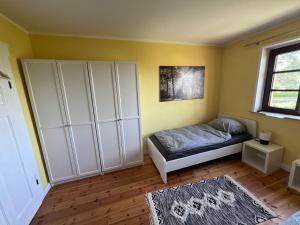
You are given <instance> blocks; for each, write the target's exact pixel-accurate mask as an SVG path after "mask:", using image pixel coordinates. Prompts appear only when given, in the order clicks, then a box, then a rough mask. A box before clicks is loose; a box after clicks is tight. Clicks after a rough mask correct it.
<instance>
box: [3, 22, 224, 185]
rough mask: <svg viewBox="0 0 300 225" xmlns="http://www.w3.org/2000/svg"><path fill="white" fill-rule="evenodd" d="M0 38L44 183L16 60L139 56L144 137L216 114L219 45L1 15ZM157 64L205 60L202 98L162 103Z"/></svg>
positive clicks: (219, 61) (198, 62) (129, 58)
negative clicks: (44, 25)
mask: <svg viewBox="0 0 300 225" xmlns="http://www.w3.org/2000/svg"><path fill="white" fill-rule="evenodd" d="M0 41H3V42H6V43H7V44H8V45H9V50H10V55H11V59H10V61H11V64H12V69H13V74H14V76H15V80H16V83H17V89H18V92H19V95H20V99H21V104H22V107H23V110H24V114H25V119H26V122H27V125H28V129H29V133H30V138H31V141H32V144H33V148H34V153H35V156H36V159H37V163H38V168H39V171H40V175H41V178H42V183H43V186H44V187H45V186H46V184H47V177H46V172H45V167H44V165H43V161H42V154H41V151H40V148H39V145H38V141H37V140H38V139H37V135H36V133H35V130H34V125H33V117H32V115H31V114H30V110H29V108H30V107H29V105H30V104H29V101H28V99H27V98H26V94H25V93H26V92H25V84H24V79H23V76H22V75H20V74H21V73H20V72H19V68H18V64H17V59H20V58H32V57H34V58H53V59H99V60H132V61H137V62H138V63H139V72H140V92H141V111H142V112H141V113H142V126H143V137H146V136H148V135H149V134H152V133H153V132H155V131H158V130H162V129H167V128H174V127H180V126H185V125H189V124H194V123H198V122H204V121H208V120H210V119H212V118H214V117H215V116H216V115H217V112H218V96H219V89H220V82H219V81H220V70H221V56H222V55H221V53H222V52H221V51H222V50H221V48H218V47H205V46H192V45H175V44H155V43H143V42H130V41H116V40H101V39H88V38H75V37H55V36H40V35H28V34H27V33H26V32H23V31H22V30H21V29H19V28H18V27H17V26H15V25H14V24H12V23H10V22H9V21H8V20H7V19H5V18H3V17H0ZM160 65H181V66H184V65H204V66H205V67H206V74H205V76H206V77H205V98H204V99H200V100H186V101H174V102H165V103H160V102H159V74H158V68H159V66H160Z"/></svg>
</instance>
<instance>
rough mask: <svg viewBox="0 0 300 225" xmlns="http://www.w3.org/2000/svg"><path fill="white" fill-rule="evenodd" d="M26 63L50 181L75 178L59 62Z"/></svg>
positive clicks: (32, 61)
mask: <svg viewBox="0 0 300 225" xmlns="http://www.w3.org/2000/svg"><path fill="white" fill-rule="evenodd" d="M22 63H23V70H24V73H25V78H26V83H27V89H28V92H29V96H30V100H31V104H32V108H33V112H34V116H35V121H36V125H37V129H38V132H39V136H40V141H41V144H42V149H43V153H44V159H45V162H46V166H47V170H48V175H49V179H50V182H51V183H55V182H61V181H64V180H68V179H73V178H74V177H76V176H77V174H76V169H75V163H74V156H73V153H72V149H71V142H70V134H69V129H68V127H67V119H66V114H65V109H64V108H65V107H64V104H63V101H62V93H61V88H60V83H59V78H58V73H57V65H56V62H55V61H54V60H23V61H22Z"/></svg>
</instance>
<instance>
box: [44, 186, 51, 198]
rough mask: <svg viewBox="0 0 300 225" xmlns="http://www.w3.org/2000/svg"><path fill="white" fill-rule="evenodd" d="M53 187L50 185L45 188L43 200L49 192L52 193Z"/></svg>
mask: <svg viewBox="0 0 300 225" xmlns="http://www.w3.org/2000/svg"><path fill="white" fill-rule="evenodd" d="M51 187H52V186H51V184H50V183H48V184H47V186H46V187H45V188H44V194H43V199H44V198H45V197H46V195H47V194H48V192H49V191H50V189H51Z"/></svg>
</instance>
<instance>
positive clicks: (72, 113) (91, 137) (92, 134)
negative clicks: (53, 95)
mask: <svg viewBox="0 0 300 225" xmlns="http://www.w3.org/2000/svg"><path fill="white" fill-rule="evenodd" d="M57 65H58V73H59V76H60V80H61V85H62V90H63V99H64V104H65V106H66V113H67V124H68V127H69V129H70V134H71V142H72V147H73V151H74V156H75V160H76V169H77V173H78V175H79V176H87V175H91V174H95V173H100V172H101V164H100V159H99V151H98V143H97V136H96V127H95V122H94V114H93V105H92V99H91V98H92V96H91V92H90V84H89V77H88V71H87V62H85V61H58V62H57Z"/></svg>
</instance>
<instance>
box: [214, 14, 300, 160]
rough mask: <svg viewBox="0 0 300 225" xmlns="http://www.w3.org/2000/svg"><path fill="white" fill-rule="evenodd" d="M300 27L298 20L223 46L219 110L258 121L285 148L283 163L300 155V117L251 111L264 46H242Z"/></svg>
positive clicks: (276, 40)
mask: <svg viewBox="0 0 300 225" xmlns="http://www.w3.org/2000/svg"><path fill="white" fill-rule="evenodd" d="M299 27H300V20H298V21H294V22H291V23H288V24H285V25H282V26H280V27H278V28H276V29H273V30H270V31H267V32H264V33H262V34H259V35H255V36H252V37H250V38H247V39H244V40H242V41H239V42H237V43H234V44H231V45H229V46H226V47H225V48H224V50H223V60H222V81H221V92H220V104H219V109H220V112H221V113H225V114H230V115H235V116H240V117H245V118H249V119H254V120H256V121H258V127H259V130H262V129H266V130H270V131H272V132H273V135H272V136H273V137H272V139H273V141H274V142H275V143H278V144H280V145H282V146H284V147H285V152H284V163H285V164H288V165H290V164H291V162H292V160H295V159H297V158H300V144H299V134H300V133H299V131H300V120H291V119H279V118H273V117H267V116H264V115H261V114H259V113H253V112H251V111H252V106H253V100H254V94H255V88H256V79H257V74H258V66H259V60H260V51H261V48H262V46H263V45H260V46H251V47H243V45H245V44H247V43H251V42H253V41H257V40H260V39H264V38H266V37H269V36H272V35H275V34H278V33H281V32H285V31H290V30H293V29H296V28H299ZM293 36H294V37H297V38H299V36H300V34H299V33H298V34H293ZM293 36H291V35H290V36H285V37H282V38H276V39H274V40H272V41H269V42H266V43H264V45H265V44H272V43H275V42H280V41H282V40H284V39H285V40H286V39H288V38H293Z"/></svg>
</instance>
